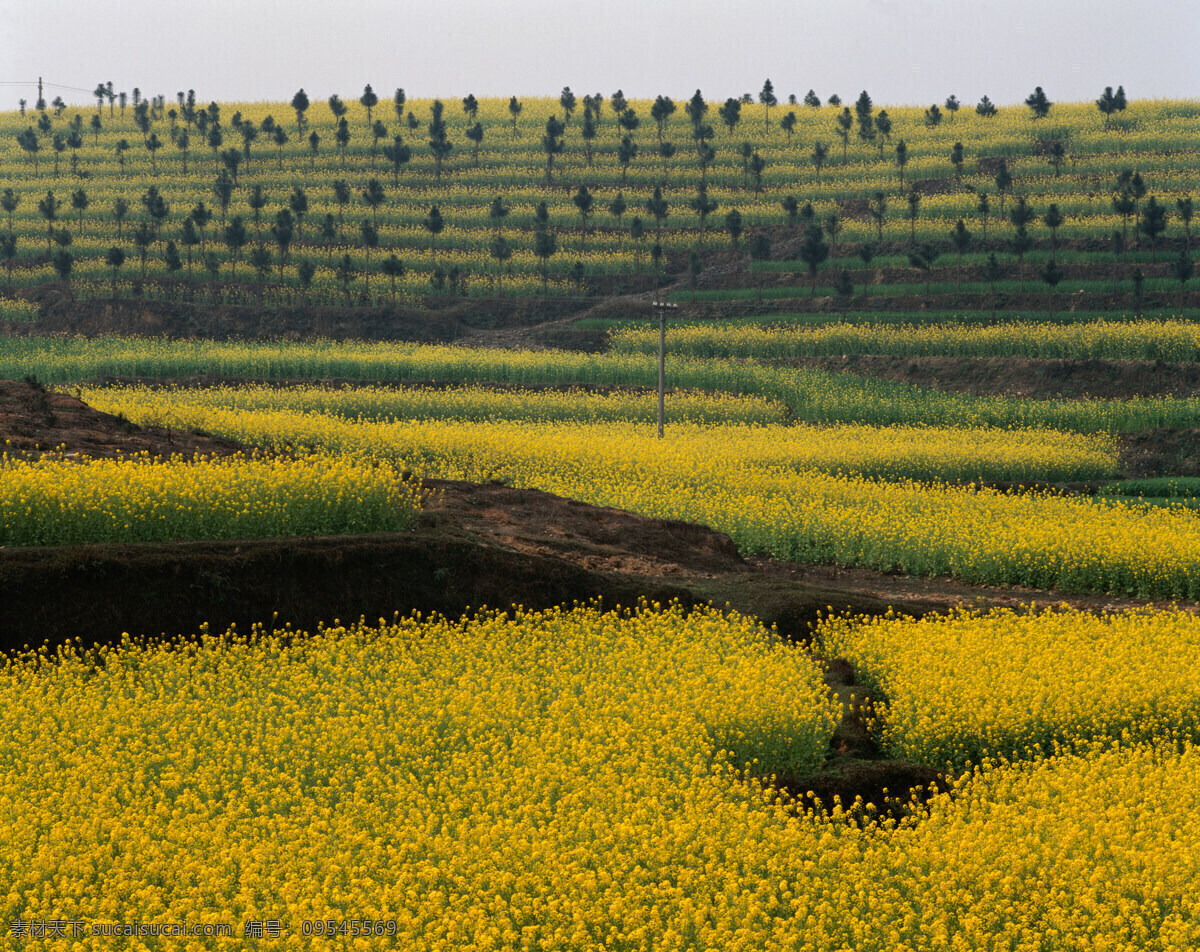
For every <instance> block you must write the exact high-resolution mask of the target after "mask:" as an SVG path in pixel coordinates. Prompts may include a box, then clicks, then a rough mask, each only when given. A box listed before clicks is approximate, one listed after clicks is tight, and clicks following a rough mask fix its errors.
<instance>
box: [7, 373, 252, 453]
mask: <svg viewBox="0 0 1200 952" xmlns="http://www.w3.org/2000/svg"><path fill="white" fill-rule="evenodd" d="M0 441H2V442H0V452H6V453H8V454H9V455H10V456H21V457H26V458H29V457H37V456H42V455H44V454H46V453H47V452H51V453H56V452H61V453H62V454H64V455H65V456H67V457H117V456H131V455H134V454H136V453H148V454H149V455H151V456H173V455H175V454H180V455H183V456H186V457H192V456H195V455H196V454H197V453H203V454H205V455H209V456H227V455H229V454H231V453H235V452H238V451H239V450H241V449H242V447H241V446H239V445H238V444H237V443H232V442H230V441H229V440H222V439H218V438H217V437H213V436H202V435H199V434H196V433H187V432H180V431H179V430H165V429H157V428H154V427H140V426H137V425H136V424H134V423H131V422H130V421H129V420H126V419H125V418H123V417H120V416H112V415H111V414H108V413H101V412H100V411H99V410H95V409H93V408H92V407H90V406H88V405H87V404H86V403H84V402H83V401H82V400H80V399H78V398H77V397H73V396H71V395H69V394H65V393H58V392H55V391H53V390H47V389H45V388H44V387H42V386H41V385H40V384H38V383H37V382H36V381H34V380H25V381H20V380H0Z"/></svg>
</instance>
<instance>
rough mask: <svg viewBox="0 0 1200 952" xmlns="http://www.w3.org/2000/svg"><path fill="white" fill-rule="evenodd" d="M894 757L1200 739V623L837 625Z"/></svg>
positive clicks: (994, 615)
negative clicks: (868, 690)
mask: <svg viewBox="0 0 1200 952" xmlns="http://www.w3.org/2000/svg"><path fill="white" fill-rule="evenodd" d="M817 638H818V642H819V643H820V645H821V649H822V651H823V652H825V653H826V654H828V655H830V656H838V657H844V658H846V659H847V660H848V661H850V663H851V664H852V665H853V666H854V669H855V674H856V676H857V680H859V681H860V682H861V683H863V684H865V685H868V686H869V687H870V688H871V690H872V692H873V693H874V695H875V698H876V701H875V711H876V715H877V718H878V724H877V727H878V730H879V733H880V739H881V741H882V744H883V746H884V748H885V749H886V750H887V751H888V753H889V754H891V755H892V756H895V757H899V758H902V759H906V760H912V761H919V762H922V763H928V764H932V765H935V766H939V767H941V766H951V767H958V768H961V767H962V766H964V765H966V764H969V763H979V762H980V761H982V760H985V759H987V758H995V757H1005V758H1013V757H1028V756H1031V755H1032V754H1033V753H1034V752H1049V751H1051V750H1054V749H1058V748H1062V747H1068V746H1072V747H1086V746H1087V745H1089V744H1091V743H1092V742H1100V741H1108V742H1111V741H1114V740H1123V741H1127V742H1128V741H1145V742H1154V743H1156V744H1159V745H1165V746H1172V747H1173V746H1178V745H1180V744H1183V743H1195V742H1197V741H1200V617H1197V616H1196V615H1195V614H1194V613H1192V612H1186V611H1163V612H1149V611H1144V610H1129V611H1124V612H1120V613H1111V614H1103V615H1094V614H1091V613H1089V612H1083V611H1078V610H1067V609H1063V610H1058V611H1055V610H1045V609H1043V610H1041V611H1031V612H1027V613H1016V612H1012V611H1008V610H996V611H992V612H988V613H986V614H980V613H976V612H969V611H960V612H955V613H953V614H950V615H948V616H944V617H938V616H934V617H929V618H924V619H920V620H916V619H912V618H902V617H895V616H890V615H889V616H884V617H877V618H836V619H830V620H827V621H826V622H825V623H824V624H823V625H822V626H821V628H820V629H819V632H818V635H817Z"/></svg>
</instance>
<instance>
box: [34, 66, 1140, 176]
mask: <svg viewBox="0 0 1200 952" xmlns="http://www.w3.org/2000/svg"><path fill="white" fill-rule="evenodd" d="M107 88H108V87H107V86H106V85H104V84H101V85H99V86H97V89H96V94H97V101H98V108H97V112H96V114H94V115H93V116H92V120H91V129H92V133H93V140H94V143H98V141H99V132H100V130H101V127H102V122H101V115H102V111H103V102H104V99H105V98H106V97H107ZM102 89H104V90H106V92H105V95H104V96H101V95H100V92H101V90H102ZM810 95H812V94H811V91H810ZM746 98H747V97H743V98H741V99H738V98H733V97H731V98H729V99H727V100H725V102H724V104H723V105H721V106H720V107H719V108H718V109H717V110H716V112H717V115H718V117H719V120H720V122H721V123H722V124H723V125H725V127H726V128H727V130H728V132H729V134H730V135H732V134H733V133H734V132H735V130H736V128H737V126H738V125H739V124H740V123H741V122H742V114H741V107H742V105H743V104H744V102H745V99H746ZM793 98H794V97H793ZM813 98H814V99H815V96H814V97H813ZM179 101H180V109H179V111H178V112H177V111H176V110H175V109H170V110H167V116H168V117H169V119H170V129H169V136H170V140H171V142H172V143H173V144H174V145H175V146H176V147H177V148H178V149H179V151H180V153H181V157H182V161H183V170H184V172H185V173H186V171H187V163H188V156H189V152H190V150H191V149H192V148H194V147H204V146H207V147H208V148H209V149H211V151H212V154H213V160H214V162H216V163H217V164H218V165H220V166H223V167H224V168H226V169H227V171H228V172H229V173H230V175H231V176H232V177H233V178H234V181H235V182H236V181H237V178H238V173H239V169H240V167H241V166H242V165H243V164H247V165H248V164H249V162H250V160H251V155H252V153H251V144H252V143H253V142H254V141H255V140H257V139H258V138H259V137H260V135H261V136H263V137H264V138H267V139H269V140H270V141H271V142H272V143H273V144H274V145H275V146H276V150H277V163H278V167H279V168H282V167H283V147H284V146H285V145H286V144H287V143H288V142H289V141H290V136H289V133H288V131H287V129H286V128H285V127H284V125H283V124H282V123H279V122H277V121H276V120H275V119H274V117H273V116H269V115H268V116H267V117H265V118H264V119H263V120H262V121H261V122H260V123H258V124H257V125H256V124H255V123H252V122H249V121H247V120H245V119H243V117H242V115H241V113H240V112H239V113H235V114H234V116H233V117H232V119H231V120H230V129H228V130H226V129H224V128H223V127H222V125H221V115H220V107H219V106H218V105H217V104H216V103H215V102H214V103H210V104H209V106H208V107H206V108H202V107H197V105H196V103H195V94H194V92H193V91H191V90H189V91H188V93H187V95H186V96H185V95H184V94H183V93H180V94H179ZM359 102H360V103H361V104H362V105H363V106H364V108H365V111H366V116H367V119H366V126H367V129H368V134H369V136H370V138H371V149H370V155H371V162H372V166H374V164H375V159H376V156H377V155H380V154H382V155H383V156H384V158H385V159H386V160H387V161H388V162H389V163H390V164H391V165H392V167H393V174H394V177H395V178H396V180H397V181H398V177H399V173H400V170H401V168H402V167H403V166H404V165H405V164H407V163H408V162H409V161H410V160H411V158H412V150H411V147H410V146H408V145H406V144H405V142H404V138H403V135H402V134H401V133H397V134H394V135H393V134H392V132H391V131H390V130H389V129H388V128H387V126H386V125H385V124H384V123H383V122H382V121H381V120H379V119H373V118H372V117H373V110H374V109H375V108H376V107H377V106H378V103H379V99H378V96H377V95H376V94H375V93H374V91H373V90H372V88H371V87H370V86H369V85H368V86H367V87H366V89H365V90H364V92H363V95H362V96H361V97H360V98H359ZM608 102H609V105H610V107H611V109H612V111H613V115H614V121H615V123H616V124H617V126H618V131H619V133H620V134H621V139H620V142H619V145H618V147H617V150H616V157H617V160H618V162H619V163H620V165H621V169H622V183H624V182H625V180H626V175H627V172H628V168H629V165H630V164H631V163H632V162H633V160H634V159H635V158H637V156H638V155H639V154H651V151H650V150H646V151H645V152H643V149H642V147H640V146H639V145H638V143H637V142H635V141H634V138H633V133H634V131H635V130H636V129H637V128H638V127H639V125H640V124H641V119H640V117H639V116H638V115H637V113H636V111H635V110H634V109H633V108H632V107H631V106H629V104H628V102H627V100H626V99H625V97H624V95H623V94H622V93H621V91H620V90H618V91H617V92H616V93H614V94H613V96H612V97H611V99H610V100H608ZM759 102H760V103H762V104H763V105H764V107H765V108H764V131H766V130H767V129H769V127H770V109H771V107H772V106H774V105H777V100H776V99H775V96H774V91H773V88H772V86H771V83H770V80H769V79H768V80H767V81H766V83H765V84H764V86H763V90H762V91H761V92H760V93H759ZM806 102H808V97H806ZM817 102H818V104H819V100H818V101H817ZM839 102H840V100H839ZM406 103H407V97H406V95H405V92H404V90H403V89H397V90H396V92H395V94H394V97H393V103H392V105H393V108H394V109H395V112H396V117H397V120H398V121H401V122H402V124H403V123H406V124H407V127H408V131H409V132H410V133H412V132H414V131H415V130H416V129H418V128H419V127H420V122H419V120H417V118H416V117H415V116H414V114H413V113H412V111H411V110H409V111H407V112H406V111H405V106H406ZM559 103H560V105H561V106H562V108H563V117H564V118H563V119H562V120H560V119H559V118H558V116H557V115H555V116H551V117H550V118H549V119H547V121H546V125H545V134H544V135H543V137H542V148H543V151H544V152H545V154H546V177H547V182H550V181H552V178H553V167H554V159H555V157H556V156H558V155H560V154H561V153H562V152H563V151H564V149H565V133H566V129H567V127H568V126H569V125H570V122H571V119H572V117H573V114H574V112H575V110H576V108H577V100H576V97H575V95H574V93H573V92H571V90H570V88H569V87H567V88H564V89H563V91H562V94H561V95H560V98H559ZM582 103H583V115H582V120H581V124H580V136H581V138H582V141H583V148H584V155H585V159H586V163H587V166H588V167H589V168H590V167H591V165H592V162H593V157H594V151H595V150H594V140H595V138H596V136H597V134H598V132H599V130H600V126H601V116H602V112H603V105H604V103H605V98H604V97H603V96H602V95H600V94H595V95H593V96H584V97H583V100H582ZM1026 103H1027V105H1029V107H1030V109H1031V110H1033V113H1034V117H1035V118H1040V117H1044V116H1045V115H1047V114H1048V113H1049V110H1050V107H1051V103H1050V102H1049V100H1048V99H1047V98H1046V96H1045V94H1044V92H1043V91H1042V89H1041V87H1038V88H1037V89H1036V90H1035V91H1034V93H1033V94H1031V95H1030V97H1029V98H1028V99H1027V100H1026ZM328 104H329V108H330V111H331V113H332V115H333V117H334V120H335V123H336V131H335V134H334V140H335V143H336V145H337V147H338V149H339V150H340V152H341V159H342V165H343V166H344V165H345V161H346V154H347V151H348V147H349V144H350V141H351V138H352V134H351V131H350V125H349V121H348V120H347V118H346V114H347V111H348V106H347V105H346V103H344V102H343V101H342V100H341V99H340V98H339V97H338V96H337V95H336V94H335V95H333V96H330V97H329V101H328ZM1125 105H1126V101H1125V94H1124V89H1123V87H1118V89H1117V92H1116V93H1113V92H1112V88H1111V87H1107V88H1106V89H1105V92H1104V94H1103V95H1102V97H1101V98H1100V99H1099V100H1097V106H1098V108H1100V110H1101V111H1102V112H1103V113H1104V114H1105V116H1106V124H1107V122H1108V121H1109V120H1110V119H1111V116H1112V114H1113V113H1115V112H1117V111H1120V110H1123V109H1124V108H1125ZM291 106H292V109H293V110H294V112H295V117H296V136H297V138H298V139H300V138H303V137H304V132H305V130H306V129H308V121H307V118H306V116H307V113H308V110H309V109H310V107H311V103H310V101H309V98H308V96H307V94H306V93H305V92H304V90H303V89H300V90H298V91H297V92H296V94H295V95H294V96H293V97H292V100H291ZM462 107H463V112H464V115H465V116H466V119H467V126H466V129H465V135H466V137H467V139H468V140H469V141H470V142H471V143H472V155H473V160H474V164H475V165H476V166H478V164H479V152H480V147H481V145H482V142H483V138H484V129H483V125H482V124H481V123H480V122H479V121H478V120H477V118H476V117H477V114H478V110H479V102H478V100H477V99H476V98H475V97H474V95H469V96H467V97H464V98H463V100H462ZM522 108H523V107H522V105H521V103H520V101H519V100H518V99H517V98H516V97H515V96H514V97H512V98H511V99H510V101H509V112H510V116H511V119H512V128H513V132H514V133H515V132H516V124H517V117H518V116H519V115H520V113H521V111H522ZM676 108H677V107H676V104H675V102H674V101H673V100H672V99H670V98H669V97H666V96H659V97H657V98H656V99H655V101H654V104H653V105H652V107H651V110H650V113H651V119H652V120H653V121H654V122H655V124H656V129H657V143H656V147H655V148H654V149H653V150H652V152H653V154H656V155H657V157H658V158H660V159H661V160H662V164H663V165H662V170H663V184H664V185H665V184H666V177H667V174H668V163H669V161H670V159H671V158H672V157H673V156H674V155H675V154H676V153H677V151H678V147H677V146H676V144H675V143H673V142H669V141H666V140H665V139H664V135H663V130H664V125H665V122H666V120H667V119H668V118H669V117H670V116H671V115H673V114H674V113H675V111H676ZM684 109H685V112H686V114H687V116H688V118H689V120H690V121H691V137H692V140H693V142H692V144H693V148H694V150H695V153H696V157H697V159H698V161H699V163H700V167H701V176H702V179H705V180H707V169H708V165H709V164H710V163H711V162H712V161H713V160H714V159H715V149H714V147H713V145H712V140H713V139H714V132H713V127H712V125H711V124H709V123H708V122H707V121H706V118H707V113H708V111H709V104H708V103H707V102H706V101H705V100H704V97H703V95H702V94H701V92H700V90H696V92H695V94H694V95H693V96H692V98H691V99H690V100H689V101H688V102H687V104H686V105H685V107H684ZM958 109H959V104H958V101H957V99H956V98H955V97H953V96H951V97H949V98H948V99H947V100H946V112H947V113H948V114H949V115H950V116H951V117H953V115H954V113H956V112H957V111H958ZM976 111H977V112H978V113H979V114H980V115H983V116H992V115H995V114H996V109H995V107H994V106H993V105H992V104H991V103H990V102H989V101H988V99H987V97H986V96H985V97H983V99H982V100H981V101H980V103H979V105H978V106H977V107H976ZM110 112H111V101H110ZM158 112H161V109H159V110H158V111H156V109H155V107H154V105H153V103H152V102H151V101H149V100H140V101H136V102H135V107H134V118H135V123H136V125H137V127H138V129H139V130H140V131H141V133H142V137H143V145H144V147H145V148H146V149H147V151H148V152H149V154H150V157H151V166H152V169H153V171H154V172H155V173H156V172H157V153H158V151H159V150H160V149H162V148H163V146H164V145H165V142H164V141H163V140H162V139H161V138H160V137H159V135H158V133H157V132H156V131H152V130H151V125H152V123H153V122H154V117H155V115H156V114H158ZM942 116H943V113H942V111H941V109H940V107H939V106H937V105H936V104H934V105H933V106H931V107H929V109H927V110H926V111H925V122H926V124H927V125H929V126H936V125H938V124H939V123H940V122H941V121H942ZM405 117H407V118H405ZM796 121H797V120H796V115H795V113H794V112H789V113H787V114H786V115H785V116H784V117H783V119H782V120H781V121H780V127H781V128H782V129H783V130H784V131H785V133H786V134H787V136H788V141H789V142H790V141H791V139H792V136H793V133H794V130H795V126H796ZM856 125H857V130H858V138H859V139H860V140H861V141H863V142H864V144H867V145H868V146H871V145H877V146H878V150H879V158H880V159H882V158H883V151H884V147H885V144H886V143H888V142H889V141H890V138H891V132H892V121H891V118H890V117H889V116H888V113H887V110H880V111H879V112H878V113H874V104H873V102H872V100H871V97H870V96H869V94H868V93H867V92H866V90H864V91H863V92H862V93H861V94H860V95H859V97H858V100H857V101H856V102H855V104H854V110H853V113H852V112H851V108H850V107H849V106H846V107H844V108H843V109H842V111H841V113H840V114H838V115H837V117H836V121H835V126H834V129H833V132H834V135H835V136H837V137H838V138H840V139H841V145H842V161H843V163H846V162H847V161H848V150H849V143H850V138H851V133H852V131H853V130H854V128H855V126H856ZM193 130H194V132H195V135H196V138H195V139H193V137H192V133H193ZM427 131H428V135H429V139H428V146H429V150H430V154H431V155H432V157H433V159H434V165H435V174H436V178H437V179H438V181H440V180H441V175H442V170H443V164H444V162H445V160H446V159H447V158H449V156H450V155H451V153H452V152H453V150H454V143H453V141H452V140H451V138H450V134H449V126H448V121H447V119H446V117H445V106H444V104H443V103H442V101H441V100H435V101H434V102H433V104H432V107H431V117H430V121H429V124H428V127H427ZM226 132H229V133H230V135H231V136H236V137H237V138H240V139H241V146H240V148H234V147H227V148H223V146H226V145H227V140H226ZM39 133H40V135H39ZM16 138H17V142H18V144H19V145H20V147H21V149H22V150H23V151H25V152H26V153H27V154H28V155H29V157H30V159H31V161H32V162H33V164H34V172H35V175H36V174H38V155H39V153H40V152H41V151H42V150H43V148H44V147H43V144H42V140H43V139H45V140H46V142H47V146H45V147H46V148H49V149H51V150H52V151H53V153H54V176H55V177H56V178H57V177H58V175H59V165H60V162H59V159H60V157H61V155H62V154H63V153H64V152H65V151H66V150H68V149H70V151H71V167H72V171H73V172H74V173H75V174H78V173H79V166H78V163H79V150H80V149H81V148H82V147H83V145H84V130H83V120H82V116H80V115H79V114H76V115H75V116H73V117H72V119H71V120H70V122H69V123H68V128H67V130H66V131H65V132H58V131H54V130H53V124H52V122H51V120H50V118H49V117H48V115H47V114H46V113H45V112H44V111H43V112H42V113H41V116H40V118H39V120H38V128H37V130H36V131H35V129H34V127H33V126H30V127H28V128H27V129H26V130H25V131H23V132H21V133H19V134H18V135H17V137H16ZM389 139H390V143H388V144H386V145H384V146H383V148H382V149H380V142H381V141H385V140H389ZM321 141H322V140H321V136H320V135H319V134H318V133H317V132H316V130H311V131H309V134H308V136H307V143H308V146H309V150H310V163H311V164H312V165H313V166H314V167H315V161H316V156H317V155H318V153H319V150H320V146H321ZM129 148H130V144H129V141H128V139H124V138H122V139H120V140H118V142H117V143H116V146H115V151H116V157H117V159H118V162H119V163H120V165H121V169H122V172H124V167H125V156H126V153H127V152H128V150H129ZM961 152H962V146H961V143H956V144H955V153H956V154H957V160H956V161H955V170H956V176H957V177H961V173H962V155H961ZM741 156H742V168H743V183H745V181H746V180H747V179H748V177H749V175H750V174H751V173H753V175H754V177H755V183H756V188H761V176H762V171H763V168H764V167H765V163H764V161H763V159H762V158H761V156H760V155H759V153H758V152H757V151H756V150H755V149H754V147H753V145H752V143H750V142H749V141H746V142H743V143H742V145H741ZM828 156H829V145H828V143H824V142H817V143H815V144H814V147H813V151H812V154H811V159H812V162H813V164H814V166H815V168H816V174H817V177H818V179H819V178H820V173H821V168H822V166H823V165H824V164H825V162H826V161H827V159H828ZM1064 157H1065V152H1064V149H1063V146H1062V144H1061V143H1056V144H1055V148H1054V149H1052V150H1051V159H1050V160H1051V162H1052V163H1054V164H1055V170H1056V172H1058V171H1060V170H1061V163H1062V161H1063V159H1064ZM896 159H897V163H898V165H899V167H900V180H901V187H903V177H904V166H905V165H906V164H907V162H908V160H909V155H908V146H907V144H906V143H905V142H904V141H903V140H901V141H900V142H899V143H898V144H897V146H896Z"/></svg>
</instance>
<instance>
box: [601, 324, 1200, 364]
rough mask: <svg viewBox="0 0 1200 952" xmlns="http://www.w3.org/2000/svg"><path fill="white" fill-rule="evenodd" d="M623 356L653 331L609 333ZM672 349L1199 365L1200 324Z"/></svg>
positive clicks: (694, 332)
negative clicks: (1197, 361)
mask: <svg viewBox="0 0 1200 952" xmlns="http://www.w3.org/2000/svg"><path fill="white" fill-rule="evenodd" d="M609 340H610V343H611V346H612V349H613V350H614V351H617V352H619V353H640V354H657V353H658V334H657V332H656V331H654V330H652V329H650V328H639V327H633V326H626V327H621V328H618V329H615V330H613V331H612V332H611V333H610V334H609ZM671 349H672V351H673V352H675V353H679V354H683V355H686V356H688V357H698V358H714V357H716V358H730V357H742V358H746V357H756V358H776V359H785V358H788V357H806V356H822V355H837V354H900V355H913V356H930V355H939V356H940V355H955V356H965V357H1034V358H1064V359H1070V360H1094V359H1100V360H1170V361H1195V360H1200V325H1197V324H1194V323H1191V322H1187V321H1103V320H1101V321H1083V322H1079V323H1073V324H1047V323H1036V322H1025V321H1006V322H1004V323H1002V324H987V325H979V324H969V323H961V324H926V325H921V326H913V325H911V324H847V323H838V324H822V325H819V326H811V327H810V326H799V327H797V326H786V325H785V326H766V325H759V324H717V323H706V324H692V325H684V326H681V327H673V328H672V329H671Z"/></svg>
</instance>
